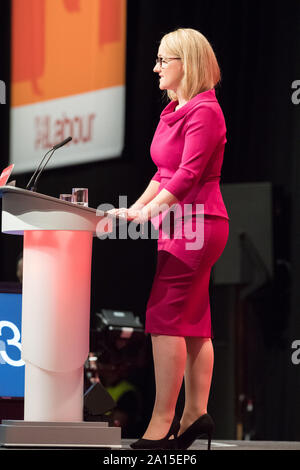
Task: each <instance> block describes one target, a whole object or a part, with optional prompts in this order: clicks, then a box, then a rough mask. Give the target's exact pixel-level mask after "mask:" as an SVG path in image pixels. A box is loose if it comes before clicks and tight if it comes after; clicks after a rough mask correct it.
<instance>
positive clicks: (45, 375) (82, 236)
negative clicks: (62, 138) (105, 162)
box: [0, 186, 121, 448]
mask: <svg viewBox="0 0 300 470" xmlns="http://www.w3.org/2000/svg"><path fill="white" fill-rule="evenodd" d="M0 197H2V232H3V233H6V234H15V235H21V236H23V237H24V242H23V298H22V359H23V361H24V362H25V391H24V421H11V420H5V421H2V424H1V425H0V443H1V445H3V446H68V447H69V446H71V447H72V446H76V447H77V446H78V447H81V446H84V447H87V446H93V447H109V448H118V447H121V428H118V427H110V426H108V424H107V423H106V422H84V421H83V378H84V363H85V361H86V359H87V357H88V353H89V325H90V289H91V260H92V242H93V236H95V235H96V227H97V224H98V223H99V221H100V220H101V217H100V216H98V215H97V211H96V209H92V208H89V207H83V206H78V205H76V204H73V203H71V202H66V201H62V200H60V199H57V198H54V197H51V196H47V195H43V194H39V193H35V192H32V191H27V190H24V189H21V188H16V187H10V186H2V187H0Z"/></svg>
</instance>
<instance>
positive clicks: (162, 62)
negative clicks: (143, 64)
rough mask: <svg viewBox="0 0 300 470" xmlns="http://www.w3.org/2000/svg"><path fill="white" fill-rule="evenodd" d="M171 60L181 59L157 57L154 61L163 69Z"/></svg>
mask: <svg viewBox="0 0 300 470" xmlns="http://www.w3.org/2000/svg"><path fill="white" fill-rule="evenodd" d="M171 60H181V59H180V57H157V58H156V61H155V65H157V64H159V66H160V68H161V69H164V68H165V67H167V66H168V63H169V62H171Z"/></svg>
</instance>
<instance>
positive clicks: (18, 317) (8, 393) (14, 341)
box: [0, 293, 25, 397]
mask: <svg viewBox="0 0 300 470" xmlns="http://www.w3.org/2000/svg"><path fill="white" fill-rule="evenodd" d="M21 323H22V294H11V293H0V397H23V396H24V374H25V366H24V363H23V361H22V359H21Z"/></svg>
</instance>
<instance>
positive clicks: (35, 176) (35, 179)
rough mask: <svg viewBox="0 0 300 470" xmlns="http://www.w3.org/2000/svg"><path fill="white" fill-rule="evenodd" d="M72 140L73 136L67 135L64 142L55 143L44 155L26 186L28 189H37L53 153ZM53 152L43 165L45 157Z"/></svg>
mask: <svg viewBox="0 0 300 470" xmlns="http://www.w3.org/2000/svg"><path fill="white" fill-rule="evenodd" d="M70 140H72V137H67V138H66V139H64V140H63V141H62V142H59V143H58V144H56V145H53V147H52V148H51V149H50V150H48V152H46V153H45V155H44V156H43V158H42V161H41V163H40V164H39V166H38V167H37V169H36V170H35V172H34V173H33V175H32V177H31V178H30V180H29V181H28V183H27V186H26V189H30V191H36V188H37V183H38V180H39V179H40V176H41V174H42V173H43V171H44V169H45V167H46V165H47V163H48V162H49V160H50V158H51V157H52V155H53V154H54V152H55V150H57V149H59V148H60V147H62V146H63V145H65V144H67V143H68V142H70ZM50 152H52V153H51V154H50V155H49V157H48V159H47V160H46V162H45V164H44V165H43V166H42V164H43V162H44V160H45V158H46V157H47V155H48V154H49V153H50ZM32 182H33V186H32V187H30V185H31V183H32Z"/></svg>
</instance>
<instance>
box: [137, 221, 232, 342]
mask: <svg viewBox="0 0 300 470" xmlns="http://www.w3.org/2000/svg"><path fill="white" fill-rule="evenodd" d="M199 221H200V222H199ZM196 223H197V224H198V225H197V227H196V226H195V224H196ZM199 223H200V225H199ZM178 224H179V225H178ZM189 224H190V225H189ZM201 224H202V225H201ZM187 226H189V227H190V229H191V230H190V233H196V235H195V237H194V239H193V238H191V235H188V238H187V237H186V236H185V235H184V229H183V227H187ZM178 227H180V228H181V229H182V232H181V234H182V236H181V237H180V238H176V234H178ZM195 228H196V229H197V230H195ZM171 232H172V233H171V234H170V236H169V237H168V238H165V239H163V232H162V230H161V229H160V231H159V239H158V258H157V268H156V273H155V277H154V281H153V285H152V289H151V293H150V298H149V300H148V304H147V309H146V325H145V331H146V333H150V334H157V335H167V336H184V337H185V336H199V337H204V338H211V337H212V336H213V333H212V327H211V311H210V298H209V281H210V276H211V269H212V267H213V265H214V264H215V263H216V261H217V260H218V259H219V257H220V256H221V254H222V252H223V250H224V248H225V246H226V243H227V239H228V233H229V222H228V220H227V219H225V218H222V217H218V216H210V215H209V216H207V215H206V216H205V218H202V217H200V219H199V217H196V216H193V217H190V218H189V219H188V220H185V221H184V220H183V219H180V221H175V224H174V225H173V231H172V230H171ZM185 233H189V232H188V230H187V231H186V232H185Z"/></svg>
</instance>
